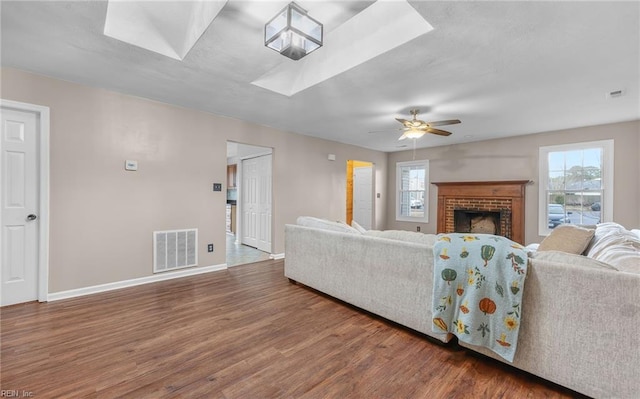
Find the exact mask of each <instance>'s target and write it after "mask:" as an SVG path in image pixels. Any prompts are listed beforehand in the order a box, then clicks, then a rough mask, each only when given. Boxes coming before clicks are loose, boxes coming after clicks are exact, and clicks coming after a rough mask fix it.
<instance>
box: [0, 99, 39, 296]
mask: <svg viewBox="0 0 640 399" xmlns="http://www.w3.org/2000/svg"><path fill="white" fill-rule="evenodd" d="M1 114H2V130H1V136H2V138H1V140H0V149H1V151H0V153H1V155H0V157H1V165H2V173H1V177H0V179H1V180H0V186H1V188H2V195H1V202H2V205H1V209H0V212H1V215H0V217H1V220H2V233H1V234H0V235H1V241H2V256H1V257H2V268H1V271H2V277H1V281H2V287H1V288H2V294H1V305H2V306H5V305H12V304H16V303H22V302H28V301H33V300H36V299H38V260H39V259H38V250H39V226H40V221H39V220H38V209H39V203H38V199H39V191H38V190H39V180H38V153H37V143H38V137H37V131H36V129H37V128H38V126H37V116H36V114H35V113H33V112H25V111H19V110H15V109H8V108H4V107H3V108H2V110H1Z"/></svg>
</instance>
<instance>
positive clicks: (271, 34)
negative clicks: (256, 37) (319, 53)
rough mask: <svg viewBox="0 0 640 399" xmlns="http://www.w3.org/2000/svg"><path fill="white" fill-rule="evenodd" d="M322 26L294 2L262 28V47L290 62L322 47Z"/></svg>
mask: <svg viewBox="0 0 640 399" xmlns="http://www.w3.org/2000/svg"><path fill="white" fill-rule="evenodd" d="M322 35H323V27H322V24H321V23H320V22H318V21H316V20H315V19H313V18H311V17H310V16H308V15H307V11H306V10H305V9H303V8H302V7H300V6H299V5H297V4H296V3H294V2H291V3H289V5H287V6H286V7H285V8H284V9H282V11H280V12H279V13H278V14H276V16H275V17H273V18H272V19H271V20H270V21H269V22H267V23H266V24H265V26H264V45H265V46H267V47H269V48H270V49H273V50H275V51H277V52H279V53H280V54H282V55H284V56H285V57H289V58H291V59H292V60H296V61H297V60H299V59H301V58H302V57H304V56H306V55H307V54H309V53H311V52H312V51H315V50H317V49H319V48H320V47H322Z"/></svg>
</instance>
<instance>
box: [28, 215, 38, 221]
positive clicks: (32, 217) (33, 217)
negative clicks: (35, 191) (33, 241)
mask: <svg viewBox="0 0 640 399" xmlns="http://www.w3.org/2000/svg"><path fill="white" fill-rule="evenodd" d="M37 218H38V216H36V215H34V214H33V213H32V214H31V215H29V216H27V220H36V219H37Z"/></svg>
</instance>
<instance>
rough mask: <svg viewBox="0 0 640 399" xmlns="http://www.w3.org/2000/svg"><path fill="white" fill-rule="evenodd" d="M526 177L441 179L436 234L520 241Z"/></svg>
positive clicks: (522, 233)
mask: <svg viewBox="0 0 640 399" xmlns="http://www.w3.org/2000/svg"><path fill="white" fill-rule="evenodd" d="M528 183H529V180H517V181H487V182H442V183H433V184H435V185H436V186H438V226H437V232H438V233H455V232H457V233H476V234H482V233H484V234H496V235H501V236H504V237H507V238H509V239H511V240H513V241H516V242H519V243H521V244H522V243H524V189H525V186H526V185H527V184H528Z"/></svg>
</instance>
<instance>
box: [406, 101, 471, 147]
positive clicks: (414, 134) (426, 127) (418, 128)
mask: <svg viewBox="0 0 640 399" xmlns="http://www.w3.org/2000/svg"><path fill="white" fill-rule="evenodd" d="M410 112H411V115H413V119H410V120H406V119H402V118H396V120H397V121H398V122H400V123H402V125H403V126H404V127H403V128H402V129H401V130H404V133H403V134H402V136H400V138H399V139H398V140H404V139H419V138H420V137H422V136H424V135H425V134H426V133H431V134H437V135H439V136H449V135H450V134H451V132H447V131H446V130H440V129H436V128H434V126H445V125H455V124H457V123H461V122H460V120H459V119H448V120H445V121H436V122H425V121H422V120H420V119H418V117H417V116H418V112H420V110H418V109H412V110H411V111H410Z"/></svg>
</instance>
